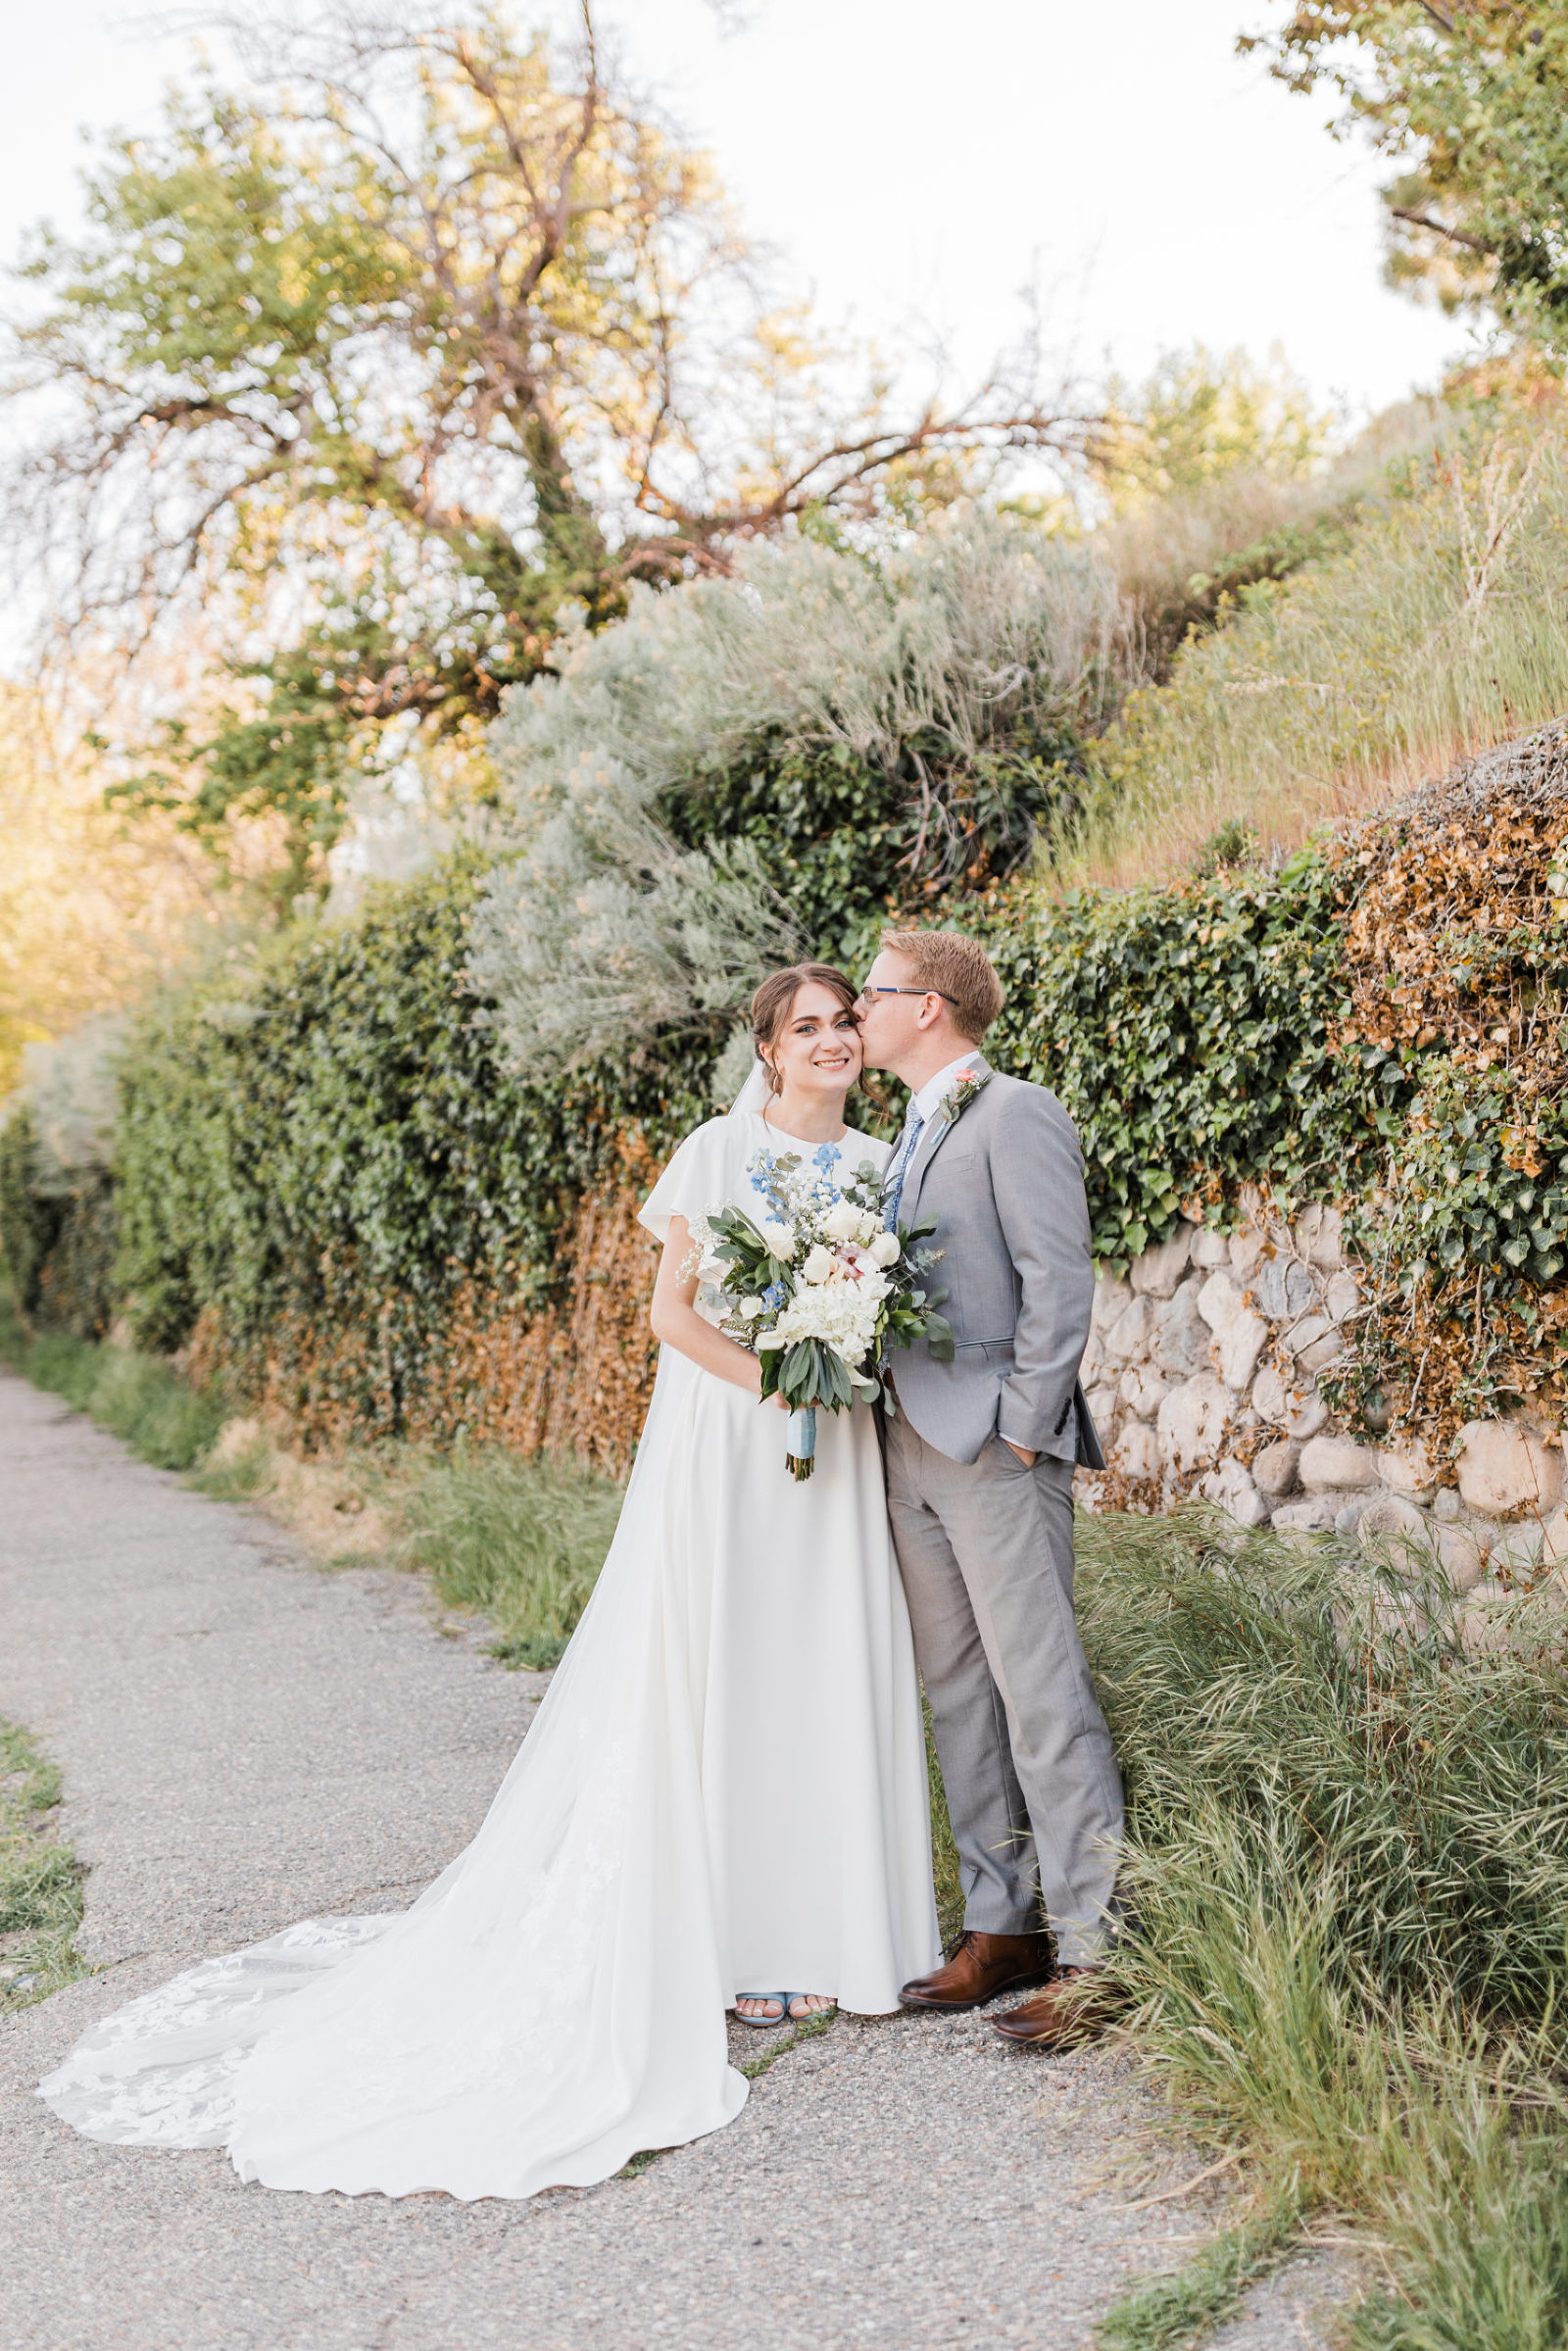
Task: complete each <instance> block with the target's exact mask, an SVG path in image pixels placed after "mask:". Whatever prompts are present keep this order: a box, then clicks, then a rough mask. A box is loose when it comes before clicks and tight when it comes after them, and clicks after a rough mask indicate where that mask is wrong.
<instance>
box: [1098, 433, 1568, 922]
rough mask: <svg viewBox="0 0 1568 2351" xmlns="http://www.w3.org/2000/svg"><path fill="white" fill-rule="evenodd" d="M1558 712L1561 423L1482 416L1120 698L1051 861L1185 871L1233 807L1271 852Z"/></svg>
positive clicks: (1143, 871) (1566, 639) (1566, 472)
mask: <svg viewBox="0 0 1568 2351" xmlns="http://www.w3.org/2000/svg"><path fill="white" fill-rule="evenodd" d="M1564 709H1568V419H1565V417H1564V414H1563V410H1562V406H1561V403H1560V402H1558V401H1556V400H1555V399H1553V400H1551V401H1549V402H1548V403H1547V404H1546V405H1545V406H1544V409H1542V410H1541V411H1539V412H1537V413H1535V414H1533V415H1525V414H1520V413H1519V412H1518V411H1513V412H1511V413H1509V414H1507V415H1504V416H1501V417H1500V420H1499V416H1498V415H1497V414H1496V413H1495V412H1492V411H1490V410H1489V411H1482V410H1479V409H1478V410H1476V411H1474V412H1473V413H1472V414H1471V415H1470V416H1469V417H1468V419H1461V420H1460V421H1459V422H1458V423H1457V424H1456V425H1455V426H1454V428H1453V429H1452V430H1451V432H1450V434H1449V436H1448V438H1447V440H1446V443H1445V444H1444V445H1443V446H1442V447H1441V448H1440V449H1439V450H1438V451H1437V452H1436V453H1435V454H1433V455H1431V456H1429V457H1426V458H1423V459H1419V460H1414V461H1411V462H1410V463H1409V464H1407V465H1405V466H1404V467H1402V468H1399V469H1398V470H1397V477H1396V480H1395V483H1394V485H1393V487H1392V489H1391V490H1389V491H1387V492H1386V493H1384V494H1383V495H1382V496H1380V498H1379V499H1378V500H1377V501H1375V502H1374V503H1372V504H1370V505H1369V506H1368V507H1366V508H1365V510H1364V511H1363V513H1362V514H1361V516H1360V518H1359V520H1358V521H1357V523H1356V524H1355V526H1354V527H1353V529H1352V530H1351V532H1350V534H1349V536H1348V541H1347V543H1346V545H1345V546H1344V548H1343V550H1342V551H1341V552H1340V553H1338V554H1337V555H1334V556H1332V557H1330V558H1329V559H1328V560H1326V561H1323V562H1320V563H1312V564H1308V565H1307V566H1306V567H1304V568H1303V569H1302V570H1300V571H1299V572H1297V573H1296V574H1295V575H1294V576H1293V577H1292V578H1290V579H1289V580H1285V581H1279V582H1275V581H1263V582H1260V583H1259V584H1258V585H1257V586H1256V587H1253V588H1249V589H1244V590H1243V591H1242V593H1241V595H1240V597H1239V598H1238V599H1237V601H1236V604H1235V605H1234V607H1233V608H1232V610H1231V612H1230V614H1229V616H1228V618H1227V620H1226V623H1225V625H1222V626H1221V627H1220V628H1219V629H1218V630H1217V631H1216V632H1215V633H1214V634H1212V635H1210V636H1207V637H1204V638H1201V639H1197V640H1194V641H1193V642H1192V643H1191V644H1190V645H1189V646H1188V648H1187V651H1186V652H1185V654H1184V655H1183V657H1182V659H1181V661H1180V662H1179V663H1178V666H1177V669H1176V672H1175V674H1174V676H1173V677H1172V679H1171V682H1170V684H1169V685H1168V686H1164V687H1159V688H1154V689H1151V690H1148V691H1146V692H1144V693H1141V694H1137V695H1134V696H1133V697H1131V699H1130V700H1129V702H1128V704H1127V706H1126V708H1125V709H1124V710H1123V713H1122V716H1121V718H1120V720H1119V721H1118V723H1117V724H1116V725H1115V726H1114V727H1113V728H1111V729H1110V730H1109V732H1108V733H1107V735H1106V736H1105V737H1104V739H1103V744H1102V747H1101V755H1100V761H1099V789H1098V795H1097V797H1096V799H1095V801H1094V802H1093V803H1092V805H1091V808H1090V810H1089V812H1088V815H1087V817H1086V820H1085V823H1084V825H1083V827H1082V829H1081V830H1080V832H1079V834H1078V836H1077V837H1076V839H1075V840H1073V841H1072V842H1070V843H1067V844H1064V845H1062V847H1061V849H1060V851H1059V854H1058V865H1059V867H1060V868H1061V869H1062V870H1064V871H1068V872H1071V873H1073V874H1074V875H1078V874H1084V873H1088V874H1093V875H1094V876H1096V877H1097V878H1100V879H1103V880H1109V881H1113V882H1133V881H1138V880H1145V879H1148V878H1150V877H1151V876H1152V875H1156V874H1159V873H1169V872H1171V871H1174V870H1176V869H1178V868H1180V867H1182V866H1185V865H1187V864H1188V863H1190V862H1191V861H1192V859H1193V858H1194V857H1196V856H1197V855H1198V853H1199V852H1200V850H1201V846H1202V844H1203V843H1204V842H1205V841H1206V840H1207V838H1208V837H1209V836H1210V835H1211V834H1212V833H1213V832H1214V831H1215V830H1216V828H1217V827H1218V826H1220V825H1221V824H1223V823H1225V822H1227V821H1228V820H1231V819H1235V818H1242V819H1244V820H1245V821H1247V822H1248V823H1249V824H1250V825H1251V826H1252V827H1253V829H1254V830H1255V831H1256V832H1257V834H1258V835H1259V837H1260V838H1261V840H1262V841H1263V843H1264V844H1265V846H1280V845H1291V844H1294V843H1296V842H1298V841H1299V840H1300V839H1301V838H1302V837H1303V836H1304V835H1305V834H1306V833H1307V832H1308V831H1309V830H1310V829H1311V828H1312V827H1313V826H1314V825H1316V824H1318V823H1320V822H1321V821H1322V820H1323V819H1325V818H1326V817H1330V816H1333V815H1336V814H1340V813H1343V812H1346V811H1348V810H1351V809H1355V808H1363V807H1368V806H1371V805H1374V804H1375V803H1376V802H1377V801H1379V800H1380V799H1381V798H1383V797H1384V796H1385V795H1386V794H1387V793H1389V792H1390V791H1392V790H1397V789H1400V788H1404V787H1407V786H1408V785H1410V784H1412V783H1414V782H1415V781H1416V780H1418V778H1419V777H1420V776H1422V775H1426V774H1430V773H1432V772H1433V770H1434V769H1435V768H1441V767H1442V766H1444V765H1446V763H1447V762H1448V761H1449V760H1450V759H1453V758H1455V757H1457V756H1458V755H1459V754H1461V753H1467V752H1475V751H1479V750H1483V749H1485V748H1487V747H1488V746H1490V745H1492V744H1494V743H1497V742H1502V741H1504V740H1506V739H1507V738H1508V737H1509V736H1511V735H1515V734H1518V733H1520V732H1521V731H1522V730H1523V729H1524V728H1526V727H1527V726H1531V725H1534V724H1536V723H1538V722H1539V721H1540V720H1541V719H1543V718H1546V717H1550V716H1553V715H1555V714H1556V713H1558V712H1560V711H1561V710H1564Z"/></svg>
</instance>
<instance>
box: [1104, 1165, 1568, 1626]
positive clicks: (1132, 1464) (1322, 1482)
mask: <svg viewBox="0 0 1568 2351" xmlns="http://www.w3.org/2000/svg"><path fill="white" fill-rule="evenodd" d="M1361 1303H1362V1297H1361V1284H1360V1280H1359V1269H1358V1267H1357V1266H1356V1265H1355V1263H1354V1262H1353V1261H1352V1260H1351V1259H1350V1258H1348V1255H1347V1254H1346V1252H1345V1250H1344V1248H1343V1246H1342V1219H1341V1217H1340V1215H1339V1212H1338V1211H1337V1210H1335V1209H1333V1208H1320V1207H1312V1208H1308V1209H1306V1210H1305V1211H1304V1212H1303V1214H1302V1215H1301V1216H1300V1217H1299V1219H1298V1221H1297V1222H1296V1224H1295V1225H1294V1226H1292V1225H1288V1224H1286V1223H1285V1222H1284V1221H1283V1219H1280V1218H1278V1217H1275V1216H1273V1215H1271V1214H1270V1213H1269V1212H1268V1211H1267V1210H1266V1208H1265V1207H1264V1206H1263V1205H1262V1203H1261V1202H1260V1201H1258V1200H1256V1199H1255V1198H1254V1199H1253V1200H1251V1202H1250V1213H1249V1214H1248V1217H1247V1221H1246V1222H1245V1224H1244V1225H1243V1227H1242V1229H1241V1230H1240V1231H1238V1232H1236V1233H1233V1234H1230V1235H1228V1236H1227V1235H1221V1234H1219V1233H1215V1232H1211V1231H1209V1230H1208V1229H1206V1228H1205V1227H1203V1226H1201V1225H1192V1224H1188V1223H1185V1222H1184V1223H1183V1224H1181V1225H1179V1226H1178V1228H1177V1230H1176V1233H1175V1235H1174V1237H1173V1238H1172V1239H1171V1240H1169V1241H1167V1242H1164V1243H1162V1244H1161V1245H1160V1246H1159V1247H1158V1248H1157V1249H1149V1250H1146V1252H1145V1253H1144V1255H1143V1256H1142V1257H1140V1258H1139V1259H1138V1261H1137V1262H1136V1264H1134V1266H1133V1267H1132V1269H1131V1273H1130V1275H1129V1278H1128V1279H1127V1280H1125V1281H1111V1280H1108V1279H1106V1278H1105V1277H1104V1276H1103V1275H1102V1277H1101V1280H1100V1282H1099V1285H1098V1288H1097V1291H1096V1297H1095V1307H1094V1321H1093V1327H1092V1330H1091V1334H1090V1340H1089V1347H1088V1349H1087V1351H1086V1353H1085V1356H1084V1366H1083V1382H1084V1387H1085V1389H1086V1390H1087V1392H1088V1396H1089V1405H1090V1409H1091V1411H1092V1412H1093V1414H1094V1417H1095V1426H1096V1427H1097V1429H1098V1430H1099V1431H1100V1436H1101V1442H1102V1444H1103V1446H1104V1449H1105V1457H1106V1460H1107V1462H1108V1464H1109V1470H1108V1474H1107V1475H1106V1476H1105V1477H1104V1478H1095V1477H1090V1476H1088V1475H1087V1474H1086V1473H1082V1472H1081V1473H1080V1478H1079V1491H1080V1494H1081V1495H1082V1498H1083V1500H1084V1501H1085V1502H1086V1503H1087V1504H1089V1505H1090V1506H1091V1507H1093V1506H1094V1505H1095V1504H1096V1503H1097V1502H1100V1501H1103V1502H1105V1503H1120V1504H1124V1505H1125V1504H1131V1505H1132V1506H1134V1507H1143V1508H1146V1509H1170V1508H1172V1507H1173V1506H1174V1505H1175V1504H1176V1503H1177V1502H1178V1501H1180V1500H1181V1499H1183V1498H1184V1497H1185V1496H1187V1495H1189V1494H1201V1495H1203V1496H1205V1497H1206V1498H1207V1499H1209V1500H1211V1501H1214V1502H1217V1503H1218V1504H1220V1506H1221V1507H1222V1508H1224V1509H1225V1510H1227V1511H1229V1513H1230V1514H1231V1516H1232V1517H1233V1518H1235V1519H1236V1520H1237V1521H1238V1522H1239V1523H1240V1524H1241V1525H1242V1526H1244V1527H1264V1526H1270V1525H1272V1526H1274V1527H1276V1528H1279V1529H1280V1530H1282V1531H1287V1532H1288V1531H1297V1532H1300V1533H1322V1534H1329V1533H1333V1534H1338V1535H1340V1536H1342V1537H1346V1538H1353V1539H1355V1540H1357V1541H1359V1542H1360V1543H1364V1544H1369V1543H1372V1542H1373V1541H1374V1540H1375V1539H1378V1538H1384V1539H1387V1540H1388V1541H1389V1542H1390V1543H1392V1544H1393V1545H1394V1546H1395V1547H1396V1549H1397V1547H1398V1546H1399V1544H1400V1543H1403V1544H1406V1545H1408V1544H1411V1543H1414V1544H1416V1545H1418V1546H1420V1547H1421V1548H1422V1549H1423V1550H1429V1551H1430V1552H1431V1553H1433V1554H1434V1555H1435V1556H1436V1557H1437V1558H1438V1559H1440V1560H1441V1561H1442V1564H1443V1566H1444V1567H1445V1569H1446V1571H1447V1574H1448V1576H1449V1578H1450V1579H1451V1581H1452V1583H1453V1585H1454V1588H1455V1589H1456V1590H1457V1591H1459V1592H1471V1591H1472V1590H1475V1591H1476V1592H1477V1596H1478V1598H1479V1599H1483V1600H1484V1599H1486V1598H1487V1597H1489V1596H1492V1594H1494V1593H1495V1594H1496V1595H1498V1596H1502V1595H1508V1594H1511V1592H1513V1591H1514V1590H1516V1589H1517V1587H1518V1586H1519V1585H1521V1584H1525V1583H1534V1582H1539V1581H1540V1580H1541V1579H1542V1578H1543V1576H1544V1575H1545V1574H1548V1573H1549V1574H1551V1575H1552V1577H1553V1580H1554V1581H1556V1580H1559V1579H1558V1575H1557V1571H1558V1565H1559V1562H1568V1509H1565V1508H1563V1507H1562V1506H1561V1505H1562V1501H1563V1453H1562V1443H1561V1435H1560V1432H1559V1431H1558V1429H1557V1428H1556V1427H1555V1426H1554V1425H1551V1424H1549V1423H1547V1422H1545V1421H1533V1420H1531V1419H1530V1418H1529V1417H1528V1416H1524V1417H1520V1418H1517V1419H1513V1420H1509V1421H1474V1422H1472V1423H1471V1424H1470V1425H1469V1426H1468V1427H1467V1428H1465V1429H1464V1430H1463V1431H1462V1432H1461V1440H1462V1442H1461V1447H1460V1450H1459V1451H1458V1453H1457V1454H1456V1456H1455V1457H1454V1458H1452V1459H1450V1460H1437V1459H1434V1458H1433V1457H1431V1456H1430V1455H1429V1454H1428V1452H1427V1450H1426V1448H1425V1447H1424V1446H1423V1445H1421V1444H1419V1443H1412V1442H1408V1441H1405V1440H1399V1441H1397V1442H1392V1443H1390V1444H1389V1445H1377V1444H1375V1443H1368V1442H1366V1441H1365V1440H1364V1439H1363V1438H1360V1437H1355V1436H1351V1435H1349V1434H1348V1433H1347V1432H1346V1431H1345V1430H1344V1429H1343V1428H1342V1427H1341V1425H1340V1424H1339V1423H1337V1422H1336V1421H1335V1419H1334V1418H1333V1416H1332V1415H1331V1413H1330V1412H1329V1409H1328V1407H1327V1405H1326V1404H1325V1402H1324V1400H1323V1397H1322V1396H1321V1395H1320V1394H1319V1392H1318V1378H1319V1375H1320V1374H1322V1373H1324V1372H1326V1371H1327V1370H1328V1369H1329V1367H1330V1365H1332V1364H1333V1363H1334V1362H1335V1361H1336V1360H1337V1359H1338V1358H1339V1357H1340V1356H1341V1355H1342V1354H1343V1353H1344V1352H1345V1349H1346V1347H1347V1344H1348V1325H1350V1324H1351V1323H1353V1320H1354V1318H1355V1316H1356V1314H1357V1312H1358V1311H1359V1310H1360V1307H1361ZM1560 1580H1562V1581H1564V1582H1568V1567H1564V1568H1563V1569H1562V1571H1561V1579H1560ZM1483 1586H1486V1587H1487V1588H1488V1589H1487V1590H1485V1591H1483V1590H1481V1589H1480V1588H1482V1587H1483Z"/></svg>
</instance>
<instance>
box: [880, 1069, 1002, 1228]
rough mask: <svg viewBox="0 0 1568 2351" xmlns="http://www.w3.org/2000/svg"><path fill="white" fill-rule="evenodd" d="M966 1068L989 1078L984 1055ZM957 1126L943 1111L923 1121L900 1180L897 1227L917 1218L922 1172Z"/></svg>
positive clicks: (954, 1119)
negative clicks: (922, 1130) (907, 1168)
mask: <svg viewBox="0 0 1568 2351" xmlns="http://www.w3.org/2000/svg"><path fill="white" fill-rule="evenodd" d="M968 1066H969V1067H970V1068H972V1069H973V1070H974V1072H975V1075H976V1076H977V1077H978V1076H979V1075H980V1074H981V1073H982V1071H983V1072H984V1073H985V1075H986V1076H987V1077H989V1076H990V1075H991V1064H990V1062H989V1061H988V1060H987V1059H986V1057H985V1055H984V1053H976V1054H975V1055H974V1057H973V1059H972V1060H971V1061H970V1062H969V1064H968ZM955 1082H956V1081H955ZM957 1123H958V1122H957V1120H956V1118H950V1117H949V1116H948V1114H947V1111H946V1108H942V1109H938V1110H934V1111H933V1112H932V1114H931V1116H930V1118H929V1119H928V1120H927V1121H926V1126H925V1131H924V1133H923V1134H922V1135H921V1137H920V1140H919V1142H918V1143H917V1144H916V1145H915V1147H914V1157H913V1158H912V1159H911V1160H910V1161H909V1172H908V1174H907V1176H906V1177H905V1179H904V1197H903V1199H902V1200H901V1201H900V1202H899V1222H900V1223H901V1224H912V1223H913V1222H914V1219H915V1217H916V1216H917V1215H918V1213H919V1208H920V1187H921V1185H922V1184H923V1183H924V1182H925V1176H926V1169H927V1168H928V1167H929V1166H930V1164H931V1162H932V1160H933V1159H934V1158H935V1157H936V1155H937V1153H938V1151H940V1150H941V1149H942V1146H943V1145H944V1143H946V1141H947V1139H948V1137H949V1136H950V1135H951V1134H952V1132H953V1130H954V1128H955V1127H956V1125H957Z"/></svg>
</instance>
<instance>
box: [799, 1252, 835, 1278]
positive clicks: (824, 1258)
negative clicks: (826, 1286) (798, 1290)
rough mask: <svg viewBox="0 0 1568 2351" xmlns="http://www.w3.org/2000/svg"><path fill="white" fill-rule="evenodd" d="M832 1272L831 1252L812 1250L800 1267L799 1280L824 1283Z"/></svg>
mask: <svg viewBox="0 0 1568 2351" xmlns="http://www.w3.org/2000/svg"><path fill="white" fill-rule="evenodd" d="M832 1271H833V1257H832V1253H831V1251H830V1250H828V1249H812V1251H811V1253H810V1255H809V1257H808V1258H807V1260H806V1262H805V1264H804V1265H803V1266H802V1267H801V1279H802V1280H803V1281H805V1282H825V1281H826V1280H827V1278H828V1275H829V1274H830V1273H831V1272H832Z"/></svg>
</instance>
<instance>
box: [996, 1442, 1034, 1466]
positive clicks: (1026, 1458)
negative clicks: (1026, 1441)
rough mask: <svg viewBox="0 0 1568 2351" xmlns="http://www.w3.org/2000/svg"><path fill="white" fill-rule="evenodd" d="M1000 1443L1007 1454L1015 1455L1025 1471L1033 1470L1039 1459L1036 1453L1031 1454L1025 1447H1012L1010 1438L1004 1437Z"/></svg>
mask: <svg viewBox="0 0 1568 2351" xmlns="http://www.w3.org/2000/svg"><path fill="white" fill-rule="evenodd" d="M1002 1442H1003V1444H1004V1445H1005V1446H1006V1448H1007V1450H1008V1452H1009V1453H1016V1454H1017V1456H1018V1458H1019V1460H1020V1461H1021V1462H1022V1463H1023V1465H1024V1468H1025V1469H1033V1468H1034V1465H1035V1463H1036V1462H1037V1461H1038V1460H1039V1458H1040V1455H1039V1454H1038V1453H1031V1452H1030V1450H1029V1448H1028V1446H1027V1445H1014V1444H1013V1442H1012V1439H1011V1438H1010V1437H1004V1439H1003V1440H1002Z"/></svg>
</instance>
